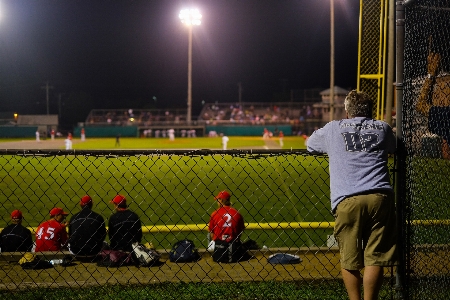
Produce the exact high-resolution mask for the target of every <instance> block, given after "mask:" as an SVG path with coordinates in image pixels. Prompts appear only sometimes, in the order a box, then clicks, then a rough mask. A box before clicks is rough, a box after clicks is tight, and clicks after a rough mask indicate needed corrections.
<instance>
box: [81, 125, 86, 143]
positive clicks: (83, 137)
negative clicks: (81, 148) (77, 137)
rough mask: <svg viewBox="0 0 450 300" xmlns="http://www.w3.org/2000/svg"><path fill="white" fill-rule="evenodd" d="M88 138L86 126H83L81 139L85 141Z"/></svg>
mask: <svg viewBox="0 0 450 300" xmlns="http://www.w3.org/2000/svg"><path fill="white" fill-rule="evenodd" d="M85 140H86V131H85V130H84V128H81V141H82V142H84V141H85Z"/></svg>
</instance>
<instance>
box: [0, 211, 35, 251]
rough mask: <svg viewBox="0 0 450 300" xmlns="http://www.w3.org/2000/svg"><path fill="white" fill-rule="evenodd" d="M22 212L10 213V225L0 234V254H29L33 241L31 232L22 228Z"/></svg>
mask: <svg viewBox="0 0 450 300" xmlns="http://www.w3.org/2000/svg"><path fill="white" fill-rule="evenodd" d="M22 218H23V216H22V212H21V211H20V210H17V209H16V210H13V211H12V213H11V223H12V224H10V225H8V226H6V227H5V228H4V229H3V230H2V231H1V232H0V251H1V252H16V251H20V252H31V249H32V247H33V240H32V238H31V231H30V230H29V229H27V228H26V227H24V226H22Z"/></svg>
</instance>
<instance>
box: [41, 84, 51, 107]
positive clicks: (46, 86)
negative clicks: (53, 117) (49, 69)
mask: <svg viewBox="0 0 450 300" xmlns="http://www.w3.org/2000/svg"><path fill="white" fill-rule="evenodd" d="M52 88H53V87H52V86H49V85H48V81H47V83H46V84H45V86H41V89H45V93H46V99H47V115H49V114H50V110H49V101H48V97H49V95H48V91H49V89H52Z"/></svg>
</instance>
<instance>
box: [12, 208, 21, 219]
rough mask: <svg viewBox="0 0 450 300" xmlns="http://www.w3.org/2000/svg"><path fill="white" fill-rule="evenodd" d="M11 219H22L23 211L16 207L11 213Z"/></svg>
mask: <svg viewBox="0 0 450 300" xmlns="http://www.w3.org/2000/svg"><path fill="white" fill-rule="evenodd" d="M11 219H16V220H17V219H22V212H21V211H20V210H18V209H15V210H13V211H12V213H11Z"/></svg>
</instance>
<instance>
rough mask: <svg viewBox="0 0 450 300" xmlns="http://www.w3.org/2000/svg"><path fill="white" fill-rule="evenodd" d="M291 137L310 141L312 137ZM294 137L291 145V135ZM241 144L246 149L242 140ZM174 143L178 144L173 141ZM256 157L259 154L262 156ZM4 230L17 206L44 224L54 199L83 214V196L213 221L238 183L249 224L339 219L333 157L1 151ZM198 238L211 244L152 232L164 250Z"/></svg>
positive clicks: (267, 238)
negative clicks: (333, 207) (332, 195)
mask: <svg viewBox="0 0 450 300" xmlns="http://www.w3.org/2000/svg"><path fill="white" fill-rule="evenodd" d="M232 140H235V142H236V145H240V146H243V145H249V144H251V143H253V144H252V145H253V146H254V145H255V144H258V145H259V144H260V143H261V142H263V141H262V138H259V137H257V138H256V137H253V138H251V137H232V138H231V139H230V145H233V144H232V142H231V141H232ZM288 140H291V141H290V143H292V144H294V143H298V144H302V145H304V141H303V138H290V139H288ZM217 141H219V140H218V139H215V138H190V139H189V138H185V139H181V138H179V139H176V140H175V142H176V143H178V144H177V145H178V146H179V147H180V148H198V149H204V148H208V146H210V145H211V144H210V143H212V142H217ZM114 142H115V139H91V140H88V141H86V142H83V143H79V144H77V145H75V146H74V147H76V146H78V145H82V146H83V147H85V146H86V148H83V149H87V148H91V149H99V148H101V147H103V148H107V147H105V145H108V144H111V145H114ZM167 143H169V141H168V140H164V141H163V140H162V139H140V138H135V139H131V138H130V139H121V146H122V145H127V144H128V145H129V146H130V148H145V149H151V147H152V146H155V147H156V146H158V147H159V149H163V148H164V147H168V146H167ZM286 144H288V143H287V142H286ZM236 147H237V146H236ZM171 148H172V147H171ZM255 158H257V159H255ZM0 165H1V167H0V203H1V204H0V215H1V216H4V217H3V219H0V227H4V226H5V225H6V224H7V223H8V221H9V220H8V219H9V218H8V215H9V212H10V211H11V210H13V209H21V210H22V211H23V212H24V214H25V221H24V224H25V225H26V226H30V227H36V226H38V224H39V223H40V222H42V221H43V220H45V219H47V218H48V211H49V210H50V209H51V208H52V207H54V206H61V207H64V208H65V209H66V210H68V211H70V213H71V214H74V213H75V212H77V211H79V205H78V201H79V199H80V197H81V196H83V195H84V194H89V195H91V197H93V199H94V205H95V207H94V210H95V211H98V212H99V213H100V214H102V215H103V217H104V218H105V220H108V219H109V217H110V215H111V213H113V210H112V206H111V205H110V204H109V201H110V200H111V199H112V198H113V197H114V196H115V195H116V194H117V193H121V194H124V195H126V196H127V198H128V199H129V206H130V209H131V210H133V211H135V212H136V213H138V215H139V216H140V218H141V220H142V223H143V224H144V225H147V226H151V225H165V224H167V225H174V224H200V225H204V224H207V222H208V221H209V216H210V214H211V212H212V211H213V210H214V209H215V208H216V203H215V201H214V196H215V195H216V194H217V193H218V192H219V191H220V190H223V189H227V190H229V191H230V192H231V193H232V195H233V198H232V201H233V204H234V206H235V207H236V208H237V209H238V210H239V211H240V212H241V213H242V214H243V216H244V219H245V221H246V222H249V223H270V222H313V221H332V220H333V217H332V216H331V214H330V213H329V206H330V204H329V187H328V182H327V179H328V164H327V162H326V160H324V158H320V157H313V156H308V155H306V156H303V155H291V154H283V155H263V156H250V157H235V156H231V155H208V156H182V155H135V156H127V157H121V156H108V157H105V156H92V155H91V156H84V155H82V156H78V155H77V156H49V157H41V156H26V157H23V156H9V155H5V156H2V157H0ZM69 218H70V216H69ZM330 233H331V230H323V229H322V230H312V229H301V230H299V229H295V230H294V229H286V230H274V231H264V230H248V231H246V232H245V235H244V239H246V238H252V239H254V240H256V241H257V242H258V243H259V244H260V245H266V246H268V247H287V246H297V247H300V246H323V245H325V244H326V235H327V234H330ZM184 237H189V238H191V239H193V240H194V241H196V244H197V245H198V246H199V247H204V246H206V231H199V232H173V233H164V232H161V233H152V234H147V235H146V236H145V240H146V241H151V242H153V244H155V245H156V246H157V247H158V248H170V247H171V245H172V244H173V243H174V242H175V241H176V240H179V239H181V238H184Z"/></svg>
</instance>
